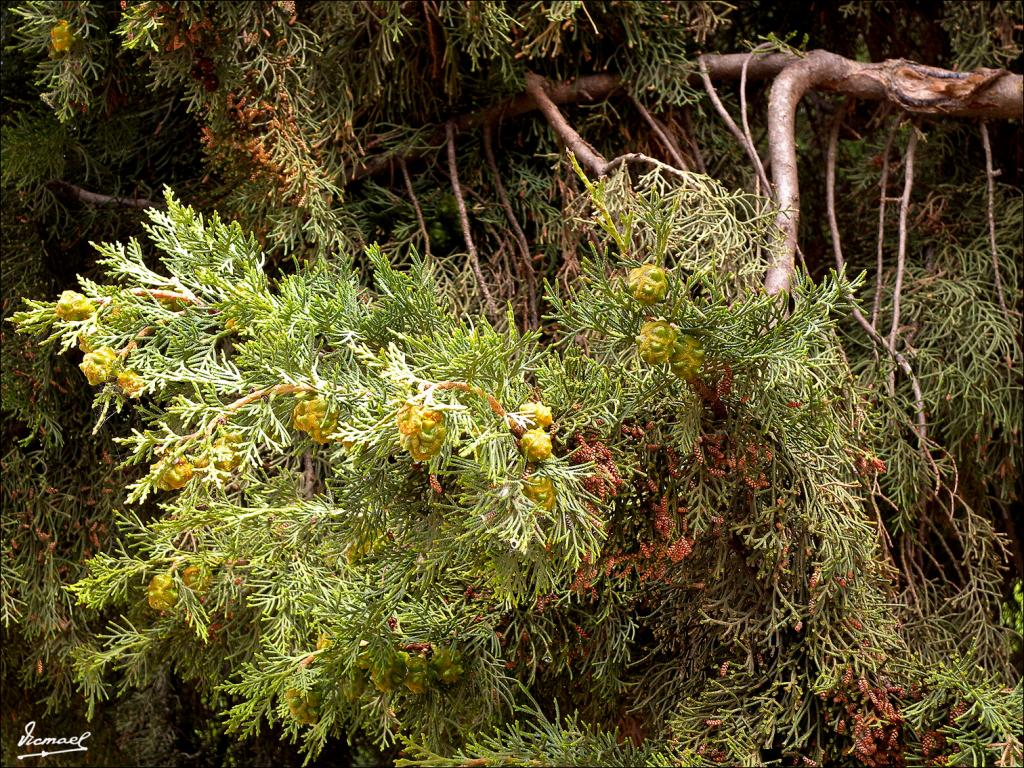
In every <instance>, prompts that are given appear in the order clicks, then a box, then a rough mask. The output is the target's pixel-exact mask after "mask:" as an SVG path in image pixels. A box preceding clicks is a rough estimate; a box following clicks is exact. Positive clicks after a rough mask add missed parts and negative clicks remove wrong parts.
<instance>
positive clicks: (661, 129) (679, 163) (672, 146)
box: [629, 94, 690, 171]
mask: <svg viewBox="0 0 1024 768" xmlns="http://www.w3.org/2000/svg"><path fill="white" fill-rule="evenodd" d="M629 100H630V101H632V102H633V106H634V107H636V109H637V111H638V112H639V113H640V116H641V117H643V119H644V120H645V121H646V122H647V125H648V126H650V128H651V130H652V131H653V132H654V135H655V136H657V137H658V140H659V141H660V142H661V143H662V145H663V146H664V147H665V150H666V151H667V152H668V153H669V155H670V156H671V157H672V162H674V163H675V164H676V167H678V168H679V169H681V170H683V171H688V170H690V168H689V166H687V164H686V161H685V160H684V159H683V155H682V153H681V152H680V151H679V147H678V146H677V145H676V143H675V141H673V140H672V138H671V137H670V136H669V135H668V132H667V131H666V130H665V126H664V125H662V124H661V122H660V121H658V120H657V119H656V118H655V117H654V115H652V114H651V113H650V112H648V111H647V107H645V106H644V105H643V104H641V103H640V100H639V99H637V98H636V96H633V95H632V94H630V96H629Z"/></svg>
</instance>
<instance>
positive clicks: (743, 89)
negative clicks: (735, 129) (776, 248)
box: [740, 46, 774, 198]
mask: <svg viewBox="0 0 1024 768" xmlns="http://www.w3.org/2000/svg"><path fill="white" fill-rule="evenodd" d="M762 47H763V46H758V47H757V48H755V49H754V50H753V51H751V52H750V55H749V56H747V60H746V61H744V62H743V69H742V70H740V121H741V122H742V123H743V135H744V136H746V137H747V146H749V147H750V151H751V153H752V157H751V159H752V160H753V161H754V166H755V167H756V168H757V177H758V178H759V179H762V180H763V183H765V184H766V186H765V188H764V194H766V195H767V196H768V197H771V198H774V194H773V193H772V188H771V187H770V186H767V182H768V176H767V174H766V173H765V170H764V164H763V163H762V162H761V156H760V155H759V154H758V153H757V144H755V143H754V137H753V135H752V134H751V133H750V123H749V122H748V121H747V70H748V69H749V68H750V61H751V59H753V58H754V54H756V53H757V52H758V51H759V50H761V49H762Z"/></svg>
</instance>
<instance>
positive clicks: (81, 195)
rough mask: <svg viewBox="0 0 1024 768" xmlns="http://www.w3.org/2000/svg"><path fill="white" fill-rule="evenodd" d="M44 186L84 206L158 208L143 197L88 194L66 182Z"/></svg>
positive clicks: (56, 182)
mask: <svg viewBox="0 0 1024 768" xmlns="http://www.w3.org/2000/svg"><path fill="white" fill-rule="evenodd" d="M46 186H48V187H49V188H50V189H55V190H60V191H62V192H64V193H66V194H68V195H70V196H71V197H73V198H75V199H76V200H78V201H80V202H82V203H85V204H86V205H119V206H121V207H123V208H139V209H145V208H159V207H160V205H159V204H158V203H154V202H153V201H152V200H147V199H146V198H144V197H117V196H115V195H104V194H100V193H99V192H90V191H89V190H87V189H82V188H81V187H79V186H76V185H75V184H72V183H70V182H68V181H63V180H59V179H58V180H56V181H51V182H49V183H48V184H47V185H46Z"/></svg>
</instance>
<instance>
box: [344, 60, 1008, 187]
mask: <svg viewBox="0 0 1024 768" xmlns="http://www.w3.org/2000/svg"><path fill="white" fill-rule="evenodd" d="M818 54H823V55H827V56H835V54H830V53H827V52H826V51H812V52H811V53H809V54H808V55H807V58H812V57H814V56H817V55H818ZM835 58H837V59H839V60H841V61H844V62H846V63H847V64H848V65H849V67H850V74H852V73H853V72H854V71H856V72H857V74H858V77H856V78H851V79H849V80H848V81H847V82H844V83H842V87H841V88H838V87H835V86H836V84H831V85H830V84H829V83H822V84H821V86H820V87H822V88H823V89H824V90H838V91H840V92H842V93H848V94H849V95H851V96H856V97H857V98H859V99H865V100H869V101H878V100H889V101H892V102H893V103H895V104H897V105H899V106H901V107H902V108H904V109H906V110H907V111H910V112H922V113H930V114H949V115H953V116H958V117H989V118H993V119H995V118H1007V117H1009V118H1013V117H1018V118H1019V117H1020V115H1021V110H1022V103H1024V100H1022V95H1021V84H1022V77H1021V75H1015V74H1012V73H1010V72H1007V71H1005V70H992V69H986V70H978V71H977V72H950V71H948V70H943V69H935V68H933V67H924V66H922V65H920V64H915V63H913V62H909V61H904V60H902V59H900V60H895V61H886V62H882V63H881V64H863V63H860V62H855V61H850V60H848V59H843V58H842V57H841V56H835ZM701 60H702V61H703V62H704V63H705V65H706V66H707V70H708V74H709V76H710V77H711V78H712V79H715V80H739V79H740V78H741V77H742V75H743V68H744V65H746V67H747V70H746V76H747V78H748V79H749V80H764V79H767V78H771V77H775V76H776V75H778V74H779V73H780V72H781V71H782V70H783V69H785V68H786V67H787V66H788V65H790V64H794V63H798V62H801V61H805V60H806V59H802V58H800V57H798V56H796V55H794V54H790V53H766V54H749V53H728V54H705V55H704V56H702V57H701ZM929 73H931V74H929ZM979 73H982V74H981V75H980V78H981V79H980V80H979ZM689 80H690V84H691V85H693V86H699V85H700V75H699V74H698V73H697V72H694V73H693V74H692V75H690V78H689ZM887 83H890V84H893V85H895V86H896V90H895V91H894V92H893V93H892V94H890V93H889V90H888V88H889V85H887ZM936 84H937V85H936ZM981 85H984V86H985V87H983V88H982V87H979V86H981ZM622 87H623V82H622V79H621V78H620V77H619V76H618V75H613V74H599V75H586V76H584V77H579V78H577V79H576V80H573V81H571V82H568V83H557V82H550V81H548V82H546V84H545V86H544V92H545V94H546V95H547V97H548V98H549V99H550V100H551V102H552V103H554V104H556V105H559V106H561V105H564V104H575V103H577V102H587V101H599V100H601V99H605V98H607V97H609V96H611V95H612V94H614V93H615V92H616V91H618V90H619V89H620V88H622ZM972 88H973V89H974V90H973V91H972V90H971V89H972ZM958 90H959V91H964V90H967V91H968V92H969V95H970V98H967V99H964V98H959V100H958V99H953V100H952V101H951V100H950V96H949V94H950V93H952V92H955V91H958ZM939 93H946V96H944V97H941V98H939V99H938V100H936V98H935V97H936V96H937V94H939ZM929 94H930V95H929ZM538 108H539V107H538V104H537V102H536V101H535V100H534V98H533V97H532V96H531V95H530V94H529V93H525V92H524V93H521V94H517V95H515V96H512V97H511V98H508V99H505V100H504V101H502V102H499V103H498V104H496V105H494V106H491V107H487V108H485V109H482V110H479V111H477V112H470V113H468V114H464V115H460V116H458V117H456V118H454V123H455V127H456V128H458V129H459V130H464V129H468V128H476V127H479V126H481V125H483V124H494V123H498V122H501V121H502V120H512V119H514V118H516V117H520V116H522V115H525V114H528V113H530V112H533V111H535V110H537V109H538ZM443 140H444V130H443V128H441V129H440V130H438V131H437V132H436V135H435V136H434V137H433V139H432V140H431V142H430V143H434V144H439V143H440V142H441V141H443ZM411 156H412V155H407V157H411ZM394 160H395V155H394V154H385V155H380V156H377V157H373V158H370V159H368V160H366V161H365V162H363V163H361V164H360V165H358V166H357V167H356V168H354V169H353V170H352V172H351V173H350V174H349V176H348V178H347V179H346V180H345V183H350V182H353V181H356V180H357V179H361V178H363V177H365V176H370V175H372V174H374V173H378V172H380V171H383V170H386V169H388V168H390V167H391V165H392V163H393V162H394Z"/></svg>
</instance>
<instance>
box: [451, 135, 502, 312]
mask: <svg viewBox="0 0 1024 768" xmlns="http://www.w3.org/2000/svg"><path fill="white" fill-rule="evenodd" d="M445 132H446V133H447V137H448V174H449V176H451V182H452V192H453V193H454V194H455V202H456V204H457V205H458V207H459V221H460V223H461V224H462V236H463V238H464V239H465V241H466V250H468V251H469V265H470V267H471V268H472V269H473V275H474V276H475V277H476V282H477V285H479V286H480V293H482V294H483V297H484V303H485V304H486V305H487V309H488V311H489V312H490V313H491V317H492V319H495V320H496V319H498V314H499V313H498V305H497V304H495V303H494V297H493V296H491V291H490V290H489V289H488V287H487V283H486V282H484V273H483V271H482V270H481V269H480V258H479V257H478V256H477V252H476V245H474V243H473V235H472V233H471V232H470V229H469V215H468V214H467V213H466V198H465V197H463V195H462V187H461V186H460V184H459V169H458V167H457V164H456V162H455V123H454V122H453V121H451V120H449V121H448V122H447V124H446V125H445Z"/></svg>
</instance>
